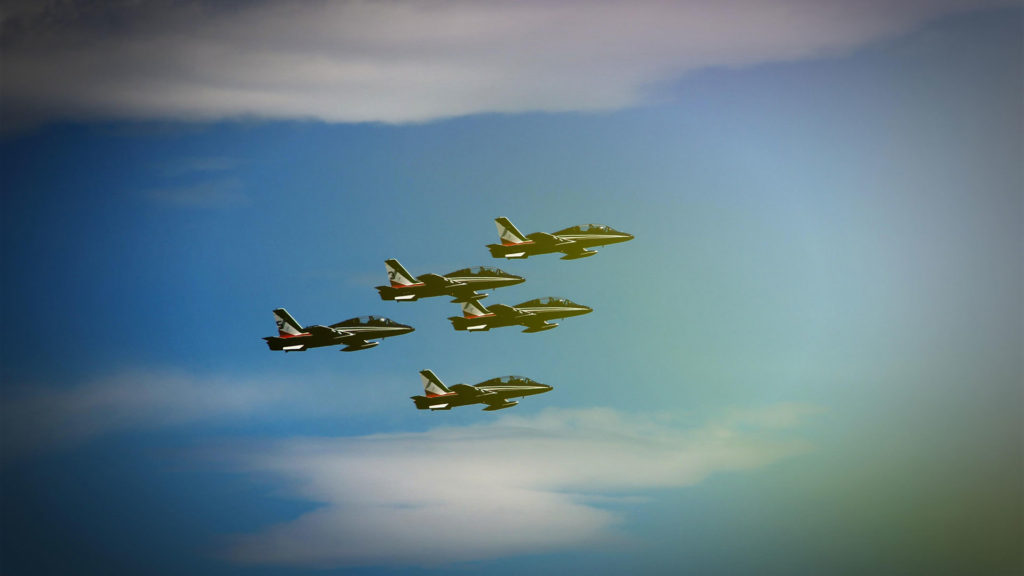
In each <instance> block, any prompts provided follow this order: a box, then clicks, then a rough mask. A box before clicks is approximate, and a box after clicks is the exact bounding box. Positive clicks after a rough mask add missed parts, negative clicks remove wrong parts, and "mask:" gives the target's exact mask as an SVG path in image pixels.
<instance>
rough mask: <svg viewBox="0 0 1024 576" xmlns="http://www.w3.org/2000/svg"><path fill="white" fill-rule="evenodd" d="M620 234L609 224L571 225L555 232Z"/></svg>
mask: <svg viewBox="0 0 1024 576" xmlns="http://www.w3.org/2000/svg"><path fill="white" fill-rule="evenodd" d="M616 233H618V234H621V232H619V231H618V230H616V229H614V228H612V227H611V226H605V225H604V224H582V225H580V226H572V227H571V228H566V229H565V230H559V231H558V232H555V234H616Z"/></svg>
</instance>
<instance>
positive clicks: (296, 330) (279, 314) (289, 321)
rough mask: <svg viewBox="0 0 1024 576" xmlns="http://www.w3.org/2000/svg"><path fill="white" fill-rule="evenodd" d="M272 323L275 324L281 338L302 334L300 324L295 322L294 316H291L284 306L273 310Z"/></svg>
mask: <svg viewBox="0 0 1024 576" xmlns="http://www.w3.org/2000/svg"><path fill="white" fill-rule="evenodd" d="M274 323H275V324H277V334H278V336H280V337H281V338H291V337H292V336H302V335H303V333H302V325H301V324H299V323H298V322H296V321H295V318H292V315H291V314H289V313H288V311H287V310H285V309H284V308H278V309H277V310H274Z"/></svg>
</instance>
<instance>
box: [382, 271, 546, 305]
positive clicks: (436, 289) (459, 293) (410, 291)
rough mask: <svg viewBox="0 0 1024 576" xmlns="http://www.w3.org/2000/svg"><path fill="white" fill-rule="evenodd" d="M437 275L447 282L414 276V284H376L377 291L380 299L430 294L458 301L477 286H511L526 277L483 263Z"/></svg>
mask: <svg viewBox="0 0 1024 576" xmlns="http://www.w3.org/2000/svg"><path fill="white" fill-rule="evenodd" d="M440 278H443V279H444V280H446V281H447V282H446V283H444V284H439V283H438V284H435V283H431V282H426V281H420V279H419V278H417V282H416V283H414V284H402V283H399V282H392V283H391V286H377V291H378V292H379V293H380V297H381V300H397V301H411V300H418V299H420V298H431V297H434V296H454V297H456V301H459V300H461V299H463V298H464V297H466V296H467V295H470V294H472V293H473V292H475V291H477V290H493V289H496V288H502V287H505V286H514V285H515V284H520V283H522V282H524V281H525V280H526V279H525V278H523V277H522V276H516V275H515V274H509V273H508V272H505V271H503V270H499V269H497V268H490V267H486V266H477V267H474V268H464V269H462V270H456V271H455V272H451V273H449V274H446V275H444V276H442V277H440ZM477 297H479V296H477Z"/></svg>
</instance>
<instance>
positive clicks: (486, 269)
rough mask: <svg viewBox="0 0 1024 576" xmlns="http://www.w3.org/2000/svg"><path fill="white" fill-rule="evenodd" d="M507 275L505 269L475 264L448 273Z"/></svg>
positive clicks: (457, 274) (452, 274)
mask: <svg viewBox="0 0 1024 576" xmlns="http://www.w3.org/2000/svg"><path fill="white" fill-rule="evenodd" d="M485 274H486V275H488V276H507V274H506V273H505V271H504V270H501V269H498V268H494V267H493V266H473V267H471V268H462V269H460V270H456V271H455V272H450V273H448V276H483V275H485Z"/></svg>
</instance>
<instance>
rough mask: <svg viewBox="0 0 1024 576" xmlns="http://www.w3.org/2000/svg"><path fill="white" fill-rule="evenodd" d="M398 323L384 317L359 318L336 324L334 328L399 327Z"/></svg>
mask: <svg viewBox="0 0 1024 576" xmlns="http://www.w3.org/2000/svg"><path fill="white" fill-rule="evenodd" d="M397 325H398V323H397V322H395V321H394V320H392V319H390V318H384V317H383V316H358V317H356V318H349V319H348V320H343V321H341V322H338V323H337V324H334V326H397Z"/></svg>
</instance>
